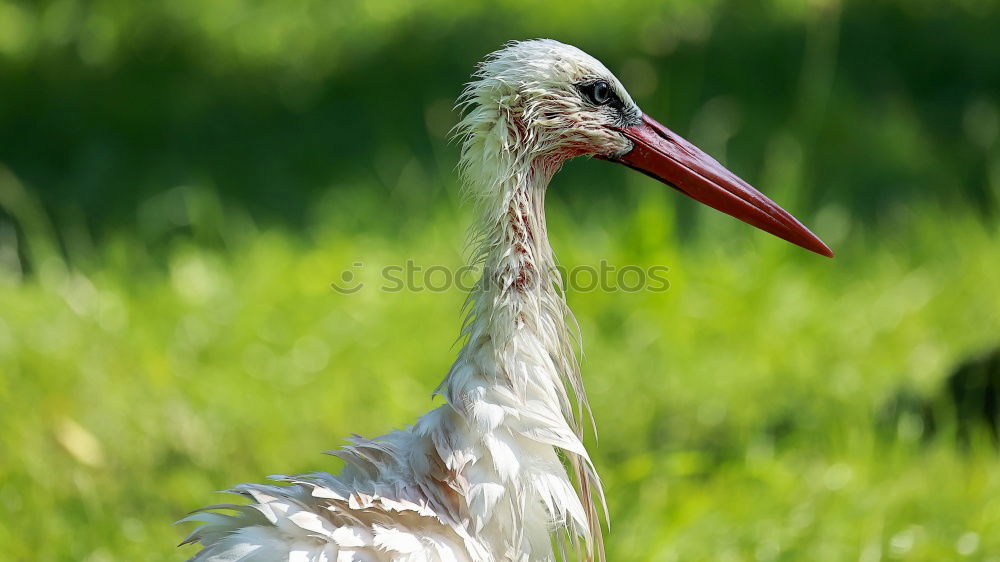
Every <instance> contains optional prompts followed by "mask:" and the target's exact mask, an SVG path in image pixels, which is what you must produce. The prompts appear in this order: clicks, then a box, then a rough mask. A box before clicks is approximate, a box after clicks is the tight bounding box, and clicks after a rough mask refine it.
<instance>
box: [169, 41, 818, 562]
mask: <svg viewBox="0 0 1000 562" xmlns="http://www.w3.org/2000/svg"><path fill="white" fill-rule="evenodd" d="M473 78H474V80H473V81H472V82H470V83H469V84H468V86H467V88H466V89H465V91H464V93H463V94H462V96H461V98H460V100H459V105H460V106H462V107H463V108H464V117H463V119H462V121H461V122H460V123H459V125H458V127H457V131H458V134H459V136H460V138H461V140H462V155H461V165H460V169H461V172H462V177H463V180H464V183H465V186H466V188H467V189H468V191H469V193H470V194H471V196H472V199H473V201H474V202H475V205H476V208H477V211H478V215H477V222H476V223H475V224H474V226H473V229H474V233H475V236H474V238H473V240H474V242H473V248H472V253H473V259H474V260H475V263H477V264H480V265H481V266H482V268H483V276H482V279H481V280H480V283H479V284H478V285H477V287H476V288H475V289H474V291H473V292H472V294H471V295H470V303H471V304H470V306H469V312H468V317H467V318H466V321H465V323H464V327H463V329H462V334H463V336H464V345H463V347H462V349H461V351H460V352H459V353H458V358H457V359H456V360H455V362H454V364H453V365H452V367H451V370H450V371H449V372H448V374H447V376H446V377H445V379H444V381H443V382H442V383H441V385H440V387H439V388H438V390H437V394H440V395H441V396H442V397H443V398H444V404H443V405H441V406H439V407H438V408H436V409H434V410H432V411H431V412H430V413H428V414H426V415H424V416H423V417H421V418H420V419H419V420H417V422H416V424H415V425H413V426H412V427H409V428H407V429H404V430H400V431H394V432H392V433H389V434H387V435H383V436H381V437H377V438H374V439H363V438H354V439H352V440H351V441H350V442H351V445H350V446H346V447H344V448H343V449H340V450H339V451H336V452H334V453H333V454H334V455H336V456H337V457H340V458H341V459H343V460H344V461H345V467H344V468H343V470H342V471H341V472H340V474H338V475H331V474H328V473H313V474H306V475H301V476H274V477H272V479H273V480H276V481H277V482H279V483H280V484H279V485H261V484H242V485H239V486H236V487H235V488H234V489H233V490H232V491H233V492H234V493H236V494H238V495H240V496H243V497H244V498H246V499H247V500H249V504H240V505H216V506H211V507H207V508H205V509H203V510H199V511H198V512H195V513H194V514H193V515H190V516H189V517H186V518H185V519H183V520H182V521H196V522H200V523H202V525H201V526H199V527H197V528H196V529H195V530H194V531H193V532H192V533H191V534H190V535H189V536H188V537H187V538H186V539H185V541H184V543H182V544H187V543H193V542H197V543H201V545H202V546H203V549H202V550H201V551H200V552H199V553H198V554H196V555H195V556H194V558H193V559H192V560H194V561H206V562H207V561H223V560H225V561H232V560H241V561H273V560H289V561H314V562H319V561H323V562H333V561H341V562H343V561H393V562H402V561H410V562H418V561H419V562H425V561H428V562H429V561H498V562H499V561H515V560H516V561H528V560H556V559H570V558H572V559H587V560H593V559H595V558H598V559H603V558H604V549H603V540H602V532H601V524H600V520H599V512H600V511H601V510H602V508H603V506H604V495H603V491H602V489H601V484H600V480H599V479H598V477H597V474H596V471H595V469H594V466H593V464H592V463H591V460H590V457H589V456H588V454H587V450H586V449H585V448H584V445H583V431H582V428H581V424H582V423H583V420H582V418H583V417H584V411H586V410H587V409H588V408H587V399H586V396H585V394H584V389H583V384H582V382H581V378H580V373H579V368H578V365H577V360H576V349H575V347H576V346H575V342H574V337H573V336H572V333H571V331H570V330H569V329H568V328H567V322H568V321H569V320H570V317H571V314H570V312H569V310H568V309H567V306H566V301H565V298H564V296H563V286H562V281H561V279H560V277H559V275H558V273H557V272H556V269H555V265H556V262H555V257H554V255H553V253H552V249H551V248H550V246H549V241H548V236H547V233H546V227H545V214H544V210H543V207H544V201H545V191H546V187H547V185H548V183H549V180H550V179H551V178H552V176H553V174H555V173H556V171H557V170H558V169H559V167H560V166H561V165H562V164H563V163H564V162H565V161H567V160H568V159H570V158H573V157H576V156H594V157H597V158H600V159H603V160H608V161H611V162H619V163H622V164H625V165H626V166H629V167H630V168H634V169H636V170H639V171H640V172H643V173H645V174H647V175H649V176H652V177H653V178H656V179H658V180H660V181H662V182H663V183H666V184H668V185H670V186H672V187H674V188H675V189H677V190H678V191H680V192H682V193H684V194H685V195H688V196H690V197H693V198H694V199H696V200H698V201H701V202H703V203H705V204H707V205H710V206H712V207H714V208H716V209H719V210H721V211H723V212H725V213H728V214H730V215H732V216H734V217H737V218H739V219H741V220H743V221H745V222H747V223H749V224H752V225H754V226H756V227H758V228H761V229H763V230H765V231H767V232H770V233H772V234H775V235H777V236H779V237H781V238H784V239H785V240H788V241H790V242H792V243H795V244H798V245H800V246H802V247H804V248H806V249H809V250H812V251H814V252H816V253H819V254H822V255H825V256H832V252H831V251H830V249H829V248H827V247H826V245H824V244H823V242H822V241H820V239H819V238H817V237H816V236H815V235H813V234H812V233H811V232H810V231H809V230H808V229H807V228H805V227H804V226H802V224H801V223H799V222H798V221H797V220H795V219H794V218H793V217H792V216H791V215H789V214H788V213H786V212H785V211H784V210H782V209H781V208H780V207H778V206H777V205H776V204H774V203H773V202H771V201H770V200H769V199H768V198H767V197H765V196H764V195H763V194H761V193H760V192H758V191H757V190H755V189H754V188H753V187H751V186H750V185H748V184H747V183H746V182H744V181H743V180H741V179H739V178H738V177H736V176H735V175H734V174H733V173H731V172H729V171H728V170H726V169H725V168H724V167H722V166H721V165H720V164H719V163H718V162H716V161H715V160H713V159H712V158H711V157H710V156H708V155H706V154H705V153H703V152H702V151H700V150H699V149H698V148H696V147H694V146H693V145H691V144H690V143H688V142H687V141H685V140H684V139H682V138H681V137H679V136H677V135H676V134H674V133H673V132H671V131H670V130H668V129H667V128H666V127H664V126H663V125H660V124H659V123H657V122H656V121H654V120H653V119H651V118H650V117H648V116H647V115H645V114H644V113H643V112H642V111H641V110H640V109H639V107H638V106H637V105H636V104H635V102H633V101H632V99H631V98H630V97H629V94H628V92H626V91H625V88H623V87H622V85H621V83H620V82H619V81H618V80H617V79H616V78H615V77H614V76H613V75H612V74H611V72H609V71H608V69H607V68H605V67H604V65H603V64H601V63H600V62H598V61H597V60H595V59H594V58H593V57H591V56H589V55H587V54H586V53H584V52H583V51H581V50H579V49H577V48H575V47H572V46H569V45H564V44H562V43H559V42H557V41H553V40H548V39H540V40H533V41H523V42H512V43H509V44H507V45H506V46H505V47H504V48H502V49H501V50H499V51H496V52H494V53H492V54H490V55H489V56H488V57H487V58H486V60H485V61H484V62H482V63H481V64H480V65H479V67H478V70H477V71H476V73H475V74H474V76H473ZM220 510H221V511H223V512H225V513H219V511H220ZM605 517H606V515H605Z"/></svg>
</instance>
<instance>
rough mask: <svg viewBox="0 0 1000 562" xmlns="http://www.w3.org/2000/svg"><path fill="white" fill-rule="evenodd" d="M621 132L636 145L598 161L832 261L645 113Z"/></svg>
mask: <svg viewBox="0 0 1000 562" xmlns="http://www.w3.org/2000/svg"><path fill="white" fill-rule="evenodd" d="M620 130H621V132H622V134H624V135H625V136H626V137H627V138H628V139H629V140H631V141H632V142H633V143H634V144H635V147H634V148H633V149H632V150H631V151H629V152H628V153H626V154H624V155H622V156H618V157H610V156H599V158H602V159H604V160H609V161H612V162H620V163H622V164H625V165H626V166H628V167H630V168H633V169H635V170H638V171H640V172H642V173H644V174H646V175H648V176H651V177H653V178H656V179H658V180H660V181H661V182H663V183H665V184H667V185H670V186H671V187H674V188H675V189H677V190H678V191H680V192H681V193H683V194H685V195H687V196H688V197H691V198H692V199H695V200H697V201H701V202H702V203H704V204H706V205H708V206H709V207H712V208H714V209H717V210H719V211H722V212H723V213H726V214H727V215H731V216H733V217H736V218H738V219H740V220H741V221H743V222H745V223H747V224H751V225H753V226H756V227H757V228H759V229H761V230H764V231H766V232H770V233H771V234H773V235H775V236H777V237H779V238H783V239H785V240H787V241H789V242H791V243H792V244H796V245H798V246H801V247H803V248H805V249H807V250H810V251H813V252H816V253H817V254H820V255H823V256H827V257H831V258H832V257H833V252H832V251H831V250H830V248H828V247H827V245H826V244H824V243H823V241H822V240H820V239H819V238H818V237H817V236H816V235H815V234H813V233H812V232H810V231H809V229H808V228H806V227H805V226H803V225H802V223H800V222H799V221H798V220H796V219H795V217H793V216H792V215H790V214H788V213H787V212H786V211H785V210H784V209H782V208H781V207H779V206H778V205H777V204H776V203H774V202H773V201H771V200H770V199H768V198H767V197H766V196H765V195H764V194H763V193H761V192H759V191H757V190H756V189H754V188H753V187H752V186H751V185H750V184H748V183H747V182H745V181H743V180H741V179H740V178H739V177H737V176H736V174H734V173H732V172H730V171H729V170H727V169H726V168H725V167H724V166H723V165H722V164H719V163H718V162H717V161H716V160H715V159H714V158H712V157H711V156H709V155H708V154H705V153H704V152H702V151H701V150H700V149H699V148H698V147H696V146H694V145H693V144H691V143H690V142H688V141H686V140H684V139H683V138H682V137H681V136H679V135H677V134H675V133H674V132H673V131H671V130H670V129H668V128H666V127H664V126H663V125H661V124H659V123H657V122H656V121H655V120H654V119H653V118H651V117H649V116H648V115H646V114H643V116H642V122H641V123H640V124H638V125H636V126H634V127H627V128H623V129H620Z"/></svg>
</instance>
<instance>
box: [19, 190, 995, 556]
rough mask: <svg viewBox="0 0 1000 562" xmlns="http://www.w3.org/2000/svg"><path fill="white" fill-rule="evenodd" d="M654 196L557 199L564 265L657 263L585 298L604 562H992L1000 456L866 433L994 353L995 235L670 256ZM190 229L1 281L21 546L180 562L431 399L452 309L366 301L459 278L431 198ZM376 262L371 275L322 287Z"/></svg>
mask: <svg viewBox="0 0 1000 562" xmlns="http://www.w3.org/2000/svg"><path fill="white" fill-rule="evenodd" d="M657 193H659V192H657ZM192 197H197V195H196V194H195V195H192ZM667 201H669V199H668V198H667V196H666V195H664V196H662V197H661V196H660V195H651V196H650V199H649V200H648V201H645V202H644V203H643V205H642V206H641V208H640V209H639V210H638V211H637V212H636V214H635V215H634V216H631V217H629V220H625V221H614V222H600V221H598V220H596V219H587V220H585V221H583V222H582V223H581V222H579V221H578V220H576V217H569V216H567V215H566V213H565V212H564V210H563V209H562V208H561V207H560V206H559V205H554V207H555V208H554V210H553V216H552V219H551V222H552V230H553V234H554V237H555V240H554V244H555V246H556V248H557V250H558V252H559V254H560V256H561V258H562V261H563V263H564V264H565V265H568V266H573V265H579V264H592V265H593V264H598V263H599V262H600V260H602V259H606V260H607V261H608V262H609V263H612V264H617V265H625V264H639V265H643V266H648V265H653V264H664V265H667V266H668V267H670V271H669V273H668V275H667V277H668V278H669V280H670V284H671V285H670V289H669V290H668V291H666V292H657V293H654V292H643V291H640V292H600V291H594V292H577V293H571V294H570V296H569V299H570V301H571V305H572V306H573V308H574V310H575V311H576V313H577V316H578V318H579V321H580V324H581V327H582V332H583V336H584V341H585V348H586V358H585V360H584V371H585V379H586V381H587V384H588V388H589V391H590V396H591V400H592V403H593V407H594V414H595V417H596V418H597V423H598V426H599V428H600V432H601V435H600V441H599V443H592V445H591V446H592V450H593V452H594V456H595V461H596V464H597V466H598V467H599V469H600V472H601V474H602V475H603V477H604V479H605V480H606V485H607V490H608V498H609V503H610V508H611V514H612V520H613V525H612V528H611V532H610V536H609V539H608V548H609V559H611V560H674V559H676V560H754V559H756V560H818V561H824V560H830V561H841V560H864V561H874V560H884V559H901V560H928V561H931V560H934V561H937V560H946V559H956V558H960V557H962V556H968V557H969V559H989V558H988V557H987V554H989V553H995V552H1000V539H998V538H997V537H1000V500H998V499H997V498H1000V470H998V469H1000V462H998V459H997V456H996V454H995V452H994V451H993V450H992V449H991V448H990V447H989V446H988V445H986V444H985V443H980V444H974V445H973V447H972V448H971V449H970V450H960V449H959V448H958V447H956V446H955V444H954V443H951V442H949V441H948V440H947V439H944V438H937V439H932V440H931V441H929V442H927V443H924V442H923V441H922V440H921V439H920V436H919V435H914V434H912V432H911V433H906V434H904V435H901V436H897V437H895V438H893V437H891V433H892V432H890V434H889V435H887V434H886V432H884V431H883V432H879V431H878V430H877V428H876V421H875V420H876V414H877V412H878V411H879V409H880V407H881V405H882V404H884V403H885V402H886V401H887V400H889V398H890V397H891V396H892V395H893V393H894V392H896V390H897V389H898V388H900V387H901V386H904V385H905V386H909V387H912V388H917V389H918V390H919V391H920V392H924V393H933V392H934V391H935V390H936V388H937V385H938V384H939V383H940V381H941V380H942V378H943V377H944V376H946V374H947V372H948V370H949V368H950V367H951V366H952V365H953V364H955V363H956V362H957V361H959V360H960V359H961V358H963V357H965V356H967V355H969V354H971V353H974V352H976V351H978V350H981V349H984V348H986V347H989V346H991V345H996V344H997V343H998V340H1000V336H998V334H1000V300H998V298H997V294H996V290H997V287H1000V260H997V254H996V248H997V247H998V243H1000V233H998V232H997V230H996V229H995V227H984V226H983V225H982V223H981V222H980V221H979V220H978V219H976V218H975V217H973V216H971V215H970V214H966V213H964V212H962V211H954V210H953V211H950V212H948V213H945V212H944V211H942V210H940V209H931V208H925V209H918V210H911V211H909V212H908V213H905V214H901V215H900V216H899V217H896V218H895V219H893V220H888V221H886V222H885V223H884V224H883V225H882V226H879V227H872V228H867V229H866V228H861V227H857V226H855V227H854V228H853V229H851V228H850V226H849V222H850V221H849V220H848V219H842V220H841V222H842V223H843V222H844V221H847V224H848V226H843V225H842V228H841V232H840V235H839V238H840V240H838V241H837V243H836V244H834V245H835V249H836V250H837V251H838V258H837V259H836V260H832V261H831V260H826V259H823V258H819V257H815V256H812V255H809V254H806V253H805V252H802V251H800V250H798V249H796V248H793V247H790V246H788V245H786V244H784V243H782V242H780V241H777V240H773V239H770V238H768V237H767V236H766V235H763V234H753V233H751V232H750V229H749V228H748V227H745V226H743V225H739V224H738V223H736V222H735V221H729V220H728V219H725V218H720V219H719V220H716V219H710V220H711V221H712V222H710V223H709V225H710V226H712V228H711V235H708V234H707V232H708V229H705V232H703V233H701V234H700V235H698V236H696V237H695V238H694V239H693V240H691V241H690V242H689V243H687V244H683V245H682V244H678V243H677V242H676V241H675V240H676V238H675V236H673V233H672V232H671V226H670V225H671V224H672V221H671V216H672V210H671V208H670V207H669V203H668V202H667ZM207 205H208V207H207V208H211V207H212V203H211V202H209V204H207ZM196 207H198V205H194V204H193V205H192V206H191V208H196ZM198 216H200V217H202V218H200V219H198V220H196V221H194V222H195V223H196V224H194V225H192V226H191V227H190V228H189V230H188V231H185V232H187V233H184V232H182V233H179V234H176V235H171V236H166V237H165V238H164V239H163V240H165V241H163V240H161V241H160V242H159V244H160V245H159V246H157V247H156V248H154V249H151V248H150V243H151V242H150V241H148V240H137V239H134V238H130V237H125V236H122V237H120V238H115V239H111V240H109V241H107V242H106V243H105V244H102V245H101V246H99V247H97V248H95V249H93V250H92V253H90V254H88V255H87V256H85V257H80V256H77V259H71V261H72V266H70V265H68V264H67V263H66V262H65V261H64V260H63V259H62V258H60V257H58V255H57V254H56V253H54V252H53V250H52V248H54V247H55V244H53V243H52V241H51V240H49V241H48V243H45V241H44V240H42V239H39V238H37V237H43V236H45V235H44V234H38V233H39V232H44V230H45V229H38V230H37V232H36V234H35V235H36V239H32V240H29V241H28V242H29V244H28V247H29V254H32V253H33V255H32V259H33V260H34V261H35V263H33V264H32V265H33V266H34V267H35V270H34V271H33V272H32V273H30V274H27V275H24V274H21V273H18V272H17V271H16V270H14V269H11V268H10V267H9V266H8V267H7V269H5V270H4V273H3V275H0V370H2V372H3V374H4V376H3V377H2V378H0V400H2V403H3V404H4V405H5V407H4V408H3V409H2V410H0V426H2V427H3V428H4V430H3V431H2V432H0V444H2V446H0V451H3V461H2V462H0V506H2V510H3V512H4V513H7V514H9V515H8V516H6V517H5V521H4V524H3V525H0V551H2V552H4V553H6V555H7V558H8V559H14V560H19V559H24V560H176V559H178V558H180V557H182V556H183V555H184V554H185V553H190V552H191V551H190V550H184V551H183V552H178V551H176V550H175V549H174V545H175V544H176V543H177V542H178V541H179V539H180V537H181V536H182V535H183V531H182V530H181V529H177V528H173V527H171V526H170V523H171V522H172V521H173V520H175V519H177V518H179V517H180V516H182V515H183V514H184V513H185V512H187V511H188V510H190V509H193V508H195V507H198V506H201V505H205V504H208V503H214V502H217V501H218V500H219V496H217V495H213V494H212V491H214V490H221V489H225V488H227V487H229V486H231V485H232V484H235V483H238V482H241V481H259V480H261V479H263V478H264V477H265V476H266V475H268V474H273V473H295V472H304V471H311V470H317V469H320V470H322V469H328V470H335V469H336V467H337V464H336V461H335V460H333V459H331V458H328V457H323V456H321V455H320V454H319V453H320V452H322V451H324V450H327V449H330V448H334V447H336V446H338V445H339V444H340V443H341V438H342V437H344V436H346V435H348V434H349V433H351V432H357V433H361V434H363V435H369V436H370V435H377V434H380V433H383V432H385V431H387V430H390V429H392V428H397V427H401V426H403V425H405V424H407V423H410V422H412V421H413V420H414V419H415V418H416V416H418V415H419V414H420V413H422V412H424V411H426V410H428V409H429V408H430V407H431V405H432V402H431V400H430V392H431V390H432V389H433V388H434V386H435V385H436V384H437V382H439V380H440V379H441V377H442V376H443V374H444V373H445V371H446V369H447V367H448V365H449V363H450V361H451V359H452V358H453V356H454V352H455V348H454V347H452V345H453V343H454V340H455V337H456V335H457V332H458V326H459V321H460V314H459V308H460V306H461V303H462V300H463V299H464V295H463V294H462V293H461V292H460V291H456V290H451V291H447V292H444V293H435V292H430V291H422V292H406V291H404V292H397V293H387V292H382V291H379V290H376V289H375V288H374V286H375V285H376V284H377V281H378V279H377V276H378V271H379V269H380V267H381V266H383V265H387V264H401V263H404V262H405V261H406V260H407V259H412V260H414V261H415V262H416V263H419V264H423V265H425V266H426V265H432V264H442V265H445V266H449V267H453V268H454V267H457V266H459V265H461V263H462V256H461V252H460V250H461V248H460V241H461V240H462V238H463V235H464V220H465V219H464V217H463V216H460V215H456V214H455V213H454V211H453V210H451V209H448V210H445V211H442V212H441V213H440V216H439V217H437V219H436V220H434V221H433V223H432V226H429V225H425V227H424V228H420V229H414V231H413V232H410V233H408V235H407V236H405V237H403V239H394V238H392V237H389V236H388V235H385V234H380V233H378V232H376V231H367V232H366V231H358V230H351V231H348V230H345V229H343V228H342V227H340V226H338V224H339V223H338V222H337V221H329V222H325V223H318V226H316V227H313V228H311V229H306V233H305V234H301V233H297V234H293V233H291V232H288V231H285V230H283V229H280V228H277V229H274V228H263V227H257V226H254V224H253V222H252V221H249V219H246V218H241V217H242V215H240V214H239V213H238V212H236V211H227V212H226V213H211V212H208V213H201V214H200V215H198ZM834 222H836V221H834ZM55 230H59V228H58V227H57V228H56V229H55ZM199 240H200V241H199ZM206 240H208V242H206ZM66 245H67V246H70V244H68V243H67V244H66ZM32 248H33V249H32ZM71 258H73V256H71ZM359 260H362V261H364V263H365V266H364V268H363V269H362V270H360V273H359V275H360V278H361V279H362V280H365V281H366V282H368V283H369V285H368V286H367V287H366V288H365V289H363V290H361V291H359V292H357V293H356V294H353V295H342V294H338V293H336V292H334V291H333V290H331V289H330V283H331V282H333V281H337V280H339V279H341V277H340V276H341V274H342V272H343V271H344V270H345V269H349V268H351V264H353V263H354V262H357V261H359Z"/></svg>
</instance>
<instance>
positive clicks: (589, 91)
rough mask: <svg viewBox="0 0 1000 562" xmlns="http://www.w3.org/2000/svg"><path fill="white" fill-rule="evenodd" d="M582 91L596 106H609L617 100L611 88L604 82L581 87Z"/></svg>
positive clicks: (600, 81) (599, 81)
mask: <svg viewBox="0 0 1000 562" xmlns="http://www.w3.org/2000/svg"><path fill="white" fill-rule="evenodd" d="M580 91H581V92H583V95H584V96H585V97H586V98H587V100H589V101H590V102H591V103H593V104H595V105H607V104H608V103H611V102H612V101H613V100H615V99H617V96H615V94H614V92H612V91H611V86H610V85H609V84H608V83H607V82H606V81H604V80H598V81H596V82H591V83H589V84H583V85H581V86H580Z"/></svg>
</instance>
